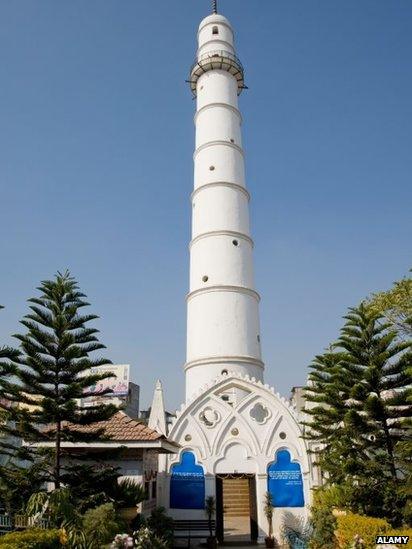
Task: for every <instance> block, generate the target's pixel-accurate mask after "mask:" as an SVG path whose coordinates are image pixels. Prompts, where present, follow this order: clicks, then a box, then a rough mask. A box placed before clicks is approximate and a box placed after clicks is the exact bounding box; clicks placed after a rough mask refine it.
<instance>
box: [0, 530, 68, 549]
mask: <svg viewBox="0 0 412 549" xmlns="http://www.w3.org/2000/svg"><path fill="white" fill-rule="evenodd" d="M65 542H66V539H65V534H64V532H63V531H62V530H38V529H33V530H25V531H24V532H11V533H10V534H6V535H5V536H3V537H1V538H0V548H1V549H58V548H60V547H63V546H64V544H65Z"/></svg>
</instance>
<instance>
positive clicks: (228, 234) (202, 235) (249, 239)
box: [189, 231, 254, 249]
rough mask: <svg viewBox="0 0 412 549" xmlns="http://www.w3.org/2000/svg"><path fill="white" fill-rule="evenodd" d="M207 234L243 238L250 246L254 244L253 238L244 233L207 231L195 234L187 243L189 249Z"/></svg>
mask: <svg viewBox="0 0 412 549" xmlns="http://www.w3.org/2000/svg"><path fill="white" fill-rule="evenodd" d="M208 236H232V237H235V238H243V240H246V242H249V244H250V245H251V246H252V248H253V246H254V244H253V240H252V239H251V238H250V236H248V235H246V234H244V233H239V232H237V231H209V232H207V233H201V234H199V235H197V236H195V238H193V239H192V240H191V241H190V243H189V249H191V247H192V246H193V244H195V243H196V242H198V241H199V240H202V239H203V238H207V237H208Z"/></svg>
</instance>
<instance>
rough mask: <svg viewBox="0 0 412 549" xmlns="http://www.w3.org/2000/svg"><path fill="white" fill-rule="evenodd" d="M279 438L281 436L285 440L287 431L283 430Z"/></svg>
mask: <svg viewBox="0 0 412 549" xmlns="http://www.w3.org/2000/svg"><path fill="white" fill-rule="evenodd" d="M279 438H281V439H282V440H285V438H286V433H284V432H283V431H282V432H281V433H279Z"/></svg>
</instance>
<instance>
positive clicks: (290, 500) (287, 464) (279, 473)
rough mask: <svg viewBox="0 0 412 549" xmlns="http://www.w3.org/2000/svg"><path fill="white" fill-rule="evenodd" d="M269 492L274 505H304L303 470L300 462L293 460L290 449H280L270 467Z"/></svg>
mask: <svg viewBox="0 0 412 549" xmlns="http://www.w3.org/2000/svg"><path fill="white" fill-rule="evenodd" d="M268 492H269V493H270V495H271V496H272V503H273V507H303V506H304V505H305V500H304V497H303V481H302V472H301V469H300V465H299V463H293V462H292V461H291V456H290V452H289V451H288V450H278V451H277V452H276V454H275V461H274V462H273V463H271V464H270V465H269V467H268Z"/></svg>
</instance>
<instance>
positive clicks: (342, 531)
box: [335, 513, 412, 549]
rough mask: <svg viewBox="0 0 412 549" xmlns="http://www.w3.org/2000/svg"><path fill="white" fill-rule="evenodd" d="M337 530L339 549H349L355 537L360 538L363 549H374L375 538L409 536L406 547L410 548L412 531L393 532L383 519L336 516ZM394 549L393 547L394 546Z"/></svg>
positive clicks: (346, 515)
mask: <svg viewBox="0 0 412 549" xmlns="http://www.w3.org/2000/svg"><path fill="white" fill-rule="evenodd" d="M336 522H337V529H336V531H335V536H336V538H337V540H338V544H339V547H340V549H349V548H350V547H352V546H353V542H354V538H355V536H356V535H358V536H360V537H361V538H362V539H363V541H364V543H365V545H364V547H365V549H375V547H376V536H379V535H383V536H409V539H410V542H409V543H408V547H412V543H411V541H412V530H410V529H409V530H407V529H403V530H401V529H399V530H394V529H393V528H392V527H391V526H390V525H389V524H388V522H386V520H384V519H379V518H373V517H365V516H362V515H355V514H354V513H347V514H342V515H338V516H336ZM394 547H395V546H394Z"/></svg>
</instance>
